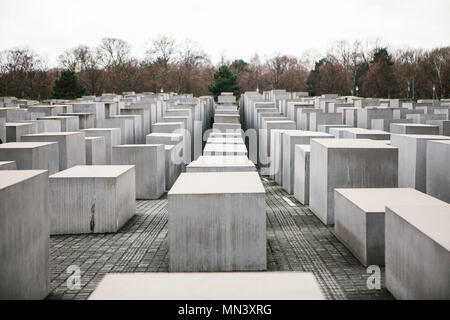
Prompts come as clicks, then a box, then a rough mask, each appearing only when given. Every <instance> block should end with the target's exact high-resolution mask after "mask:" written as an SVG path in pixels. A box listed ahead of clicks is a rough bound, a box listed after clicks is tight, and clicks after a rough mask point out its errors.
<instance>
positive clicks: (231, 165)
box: [186, 156, 256, 172]
mask: <svg viewBox="0 0 450 320" xmlns="http://www.w3.org/2000/svg"><path fill="white" fill-rule="evenodd" d="M236 171H239V172H242V171H256V167H255V165H254V163H253V162H251V161H250V160H249V159H248V158H247V157H246V156H201V157H199V158H198V159H197V160H196V161H193V162H191V163H190V164H189V165H188V166H187V167H186V172H236Z"/></svg>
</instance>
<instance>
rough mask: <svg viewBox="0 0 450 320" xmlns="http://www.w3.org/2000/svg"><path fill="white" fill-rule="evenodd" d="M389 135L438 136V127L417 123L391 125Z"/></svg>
mask: <svg viewBox="0 0 450 320" xmlns="http://www.w3.org/2000/svg"><path fill="white" fill-rule="evenodd" d="M391 133H398V134H436V135H439V126H433V125H430V124H417V123H392V124H391Z"/></svg>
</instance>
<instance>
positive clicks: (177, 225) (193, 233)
mask: <svg viewBox="0 0 450 320" xmlns="http://www.w3.org/2000/svg"><path fill="white" fill-rule="evenodd" d="M168 198H169V270H170V271H171V272H195V271H200V272H202V271H250V270H253V271H258V270H265V269H266V267H267V260H266V254H267V253H266V215H265V200H264V198H265V190H264V187H263V185H262V183H261V179H260V178H259V175H258V173H256V172H213V173H210V172H208V173H183V174H181V176H180V178H178V180H177V182H176V183H175V185H174V186H173V187H172V189H171V190H170V192H169V194H168Z"/></svg>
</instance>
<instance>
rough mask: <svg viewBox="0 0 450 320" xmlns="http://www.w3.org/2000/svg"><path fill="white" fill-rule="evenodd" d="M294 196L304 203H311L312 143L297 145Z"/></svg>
mask: <svg viewBox="0 0 450 320" xmlns="http://www.w3.org/2000/svg"><path fill="white" fill-rule="evenodd" d="M294 154H295V164H294V167H295V175H294V197H295V199H297V200H298V201H299V202H300V203H302V204H303V205H308V204H309V179H310V178H309V167H310V155H311V145H309V144H308V145H302V144H297V145H295V151H294Z"/></svg>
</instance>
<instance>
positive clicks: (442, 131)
mask: <svg viewBox="0 0 450 320" xmlns="http://www.w3.org/2000/svg"><path fill="white" fill-rule="evenodd" d="M426 123H427V124H431V125H433V126H438V127H439V135H441V136H450V120H427V121H426Z"/></svg>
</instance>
